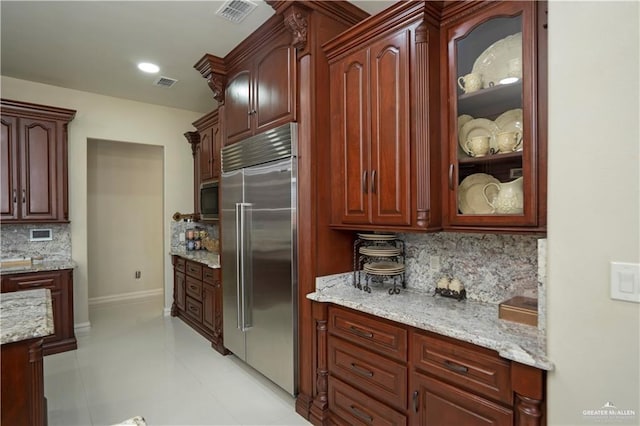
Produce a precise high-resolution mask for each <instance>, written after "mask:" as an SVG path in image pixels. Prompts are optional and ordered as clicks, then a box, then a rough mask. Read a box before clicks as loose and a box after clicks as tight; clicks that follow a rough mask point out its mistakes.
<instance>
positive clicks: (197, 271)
mask: <svg viewBox="0 0 640 426" xmlns="http://www.w3.org/2000/svg"><path fill="white" fill-rule="evenodd" d="M187 275H189V276H192V277H193V278H196V279H198V280H202V264H200V263H198V262H193V261H191V260H187Z"/></svg>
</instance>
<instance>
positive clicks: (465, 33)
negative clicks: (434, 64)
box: [441, 2, 546, 232]
mask: <svg viewBox="0 0 640 426" xmlns="http://www.w3.org/2000/svg"><path fill="white" fill-rule="evenodd" d="M545 11H546V3H545V2H490V3H487V4H485V5H483V6H482V7H477V6H474V5H473V4H466V5H464V7H463V8H461V9H459V10H456V11H454V13H451V14H450V15H449V16H448V17H447V23H446V24H445V25H444V26H443V27H442V33H441V34H442V36H443V37H442V52H443V54H442V75H443V79H442V81H443V85H442V93H443V97H442V99H443V102H442V111H443V124H442V126H443V129H444V130H445V132H444V134H445V136H446V137H445V140H446V141H447V144H448V148H447V150H446V152H445V155H444V161H443V169H445V170H448V172H447V174H446V178H445V179H444V182H443V188H442V191H443V194H445V201H444V228H445V230H460V231H465V230H467V231H468V230H474V231H479V230H484V231H495V232H499V231H514V232H543V231H544V230H545V227H546V28H545V26H546V15H545Z"/></svg>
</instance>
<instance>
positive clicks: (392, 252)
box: [360, 245, 402, 257]
mask: <svg viewBox="0 0 640 426" xmlns="http://www.w3.org/2000/svg"><path fill="white" fill-rule="evenodd" d="M400 253H402V250H400V249H399V248H397V247H393V246H387V245H384V246H368V247H360V254H364V255H365V256H378V257H390V256H399V255H400Z"/></svg>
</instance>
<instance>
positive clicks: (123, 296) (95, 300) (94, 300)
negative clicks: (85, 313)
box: [89, 288, 164, 306]
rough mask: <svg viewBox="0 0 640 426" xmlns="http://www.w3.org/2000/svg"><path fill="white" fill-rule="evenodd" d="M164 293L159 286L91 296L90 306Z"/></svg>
mask: <svg viewBox="0 0 640 426" xmlns="http://www.w3.org/2000/svg"><path fill="white" fill-rule="evenodd" d="M163 294H164V290H163V289H162V288H158V289H155V290H142V291H133V292H131V293H120V294H113V295H111V296H100V297H91V298H89V306H95V305H105V304H108V303H120V302H130V301H133V300H135V301H139V300H140V299H149V298H152V297H158V296H162V295H163Z"/></svg>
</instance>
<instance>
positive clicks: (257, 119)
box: [224, 25, 296, 145]
mask: <svg viewBox="0 0 640 426" xmlns="http://www.w3.org/2000/svg"><path fill="white" fill-rule="evenodd" d="M246 50H247V52H248V51H251V52H252V53H253V54H249V55H247V56H246V59H244V60H242V61H241V62H239V63H238V64H237V65H232V66H231V67H230V68H229V73H228V75H229V78H228V82H227V86H226V90H225V97H224V99H225V112H224V120H225V133H226V135H225V144H227V145H228V144H231V143H233V142H237V141H240V140H242V139H244V138H246V137H249V136H251V135H254V134H256V133H261V132H263V131H265V130H268V129H271V128H274V127H277V126H279V125H281V124H284V123H288V122H290V121H294V120H295V112H296V111H295V105H296V102H295V93H296V92H295V90H296V67H295V63H296V61H295V49H294V47H293V46H291V34H290V33H289V32H288V31H287V30H286V29H285V27H284V25H280V26H279V27H278V28H276V29H275V30H274V32H273V33H271V34H267V35H266V38H263V39H261V40H258V43H257V44H256V45H253V46H247V47H246ZM247 52H245V53H247Z"/></svg>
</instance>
